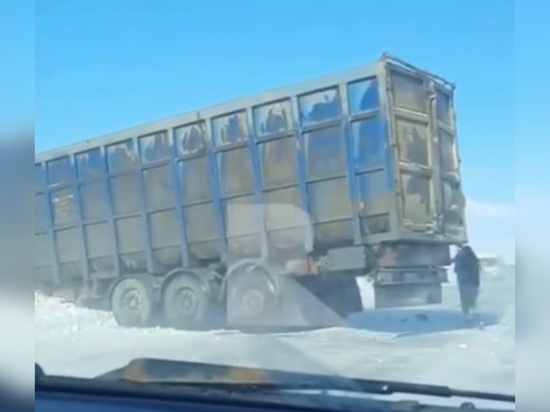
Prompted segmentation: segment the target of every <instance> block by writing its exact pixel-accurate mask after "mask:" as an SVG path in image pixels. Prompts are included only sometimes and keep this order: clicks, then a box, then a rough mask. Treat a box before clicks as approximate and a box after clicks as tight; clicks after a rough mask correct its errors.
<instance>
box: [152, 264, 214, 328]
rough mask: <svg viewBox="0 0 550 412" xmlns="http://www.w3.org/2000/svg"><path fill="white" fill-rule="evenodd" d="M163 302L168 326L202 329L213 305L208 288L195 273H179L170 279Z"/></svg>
mask: <svg viewBox="0 0 550 412" xmlns="http://www.w3.org/2000/svg"><path fill="white" fill-rule="evenodd" d="M162 304H163V307H164V317H165V320H166V323H167V324H168V326H170V327H173V328H176V329H187V330H193V329H201V328H204V327H205V326H206V320H207V318H208V314H209V313H210V311H211V309H212V308H211V306H212V305H213V302H212V299H211V295H210V293H209V291H208V288H207V287H206V286H205V285H204V284H202V283H201V282H200V281H199V280H198V279H197V278H195V277H194V276H193V275H185V274H182V275H178V276H176V277H174V278H172V279H171V280H169V281H168V284H167V285H166V288H165V289H164V293H163V299H162Z"/></svg>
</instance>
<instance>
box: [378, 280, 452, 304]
mask: <svg viewBox="0 0 550 412" xmlns="http://www.w3.org/2000/svg"><path fill="white" fill-rule="evenodd" d="M442 302H443V288H442V286H441V283H435V282H434V283H399V284H396V283H394V284H375V285H374V305H375V308H376V309H385V308H401V307H414V306H426V305H436V304H440V303H442Z"/></svg>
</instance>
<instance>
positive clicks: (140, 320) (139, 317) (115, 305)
mask: <svg viewBox="0 0 550 412" xmlns="http://www.w3.org/2000/svg"><path fill="white" fill-rule="evenodd" d="M111 310H112V312H113V315H114V317H115V320H116V322H117V323H118V324H119V325H120V326H124V327H143V326H149V325H150V324H151V321H152V318H153V313H154V305H153V292H152V290H151V287H150V285H148V284H147V283H146V282H144V281H141V280H140V279H136V278H127V279H123V280H121V281H120V282H119V283H117V285H116V286H115V287H114V289H113V293H112V294H111Z"/></svg>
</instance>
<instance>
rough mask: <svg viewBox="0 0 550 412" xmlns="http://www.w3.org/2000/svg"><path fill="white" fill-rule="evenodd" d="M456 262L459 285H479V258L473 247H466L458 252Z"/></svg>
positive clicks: (455, 267) (455, 268)
mask: <svg viewBox="0 0 550 412" xmlns="http://www.w3.org/2000/svg"><path fill="white" fill-rule="evenodd" d="M454 263H455V265H454V270H455V273H456V276H457V281H458V284H459V285H464V286H476V287H479V284H480V279H479V272H480V265H479V259H478V258H477V256H476V254H475V253H474V251H473V250H472V249H471V248H469V247H465V248H463V249H462V250H461V251H460V252H458V254H457V255H456V256H455V259H454Z"/></svg>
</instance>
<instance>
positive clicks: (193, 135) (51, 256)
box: [35, 53, 467, 330]
mask: <svg viewBox="0 0 550 412" xmlns="http://www.w3.org/2000/svg"><path fill="white" fill-rule="evenodd" d="M454 90H455V87H454V86H453V84H451V83H450V82H448V81H446V80H444V79H443V78H441V77H439V76H437V75H435V74H432V73H429V72H427V71H425V70H421V69H419V68H417V67H415V66H413V65H411V64H409V63H407V62H405V61H403V60H401V59H399V58H397V57H395V56H392V55H390V54H388V53H385V54H384V55H383V56H382V57H381V58H380V59H379V60H378V61H377V62H375V63H374V64H371V65H367V66H363V67H359V68H354V69H350V70H347V71H344V72H341V73H336V74H331V75H327V76H324V77H321V78H318V79H315V80H310V81H305V82H302V83H300V84H296V85H291V86H287V87H282V88H279V89H275V90H271V91H267V92H263V93H259V94H256V95H254V96H251V97H246V98H242V99H239V100H236V101H232V102H228V103H224V104H221V105H217V106H213V107H209V108H205V109H200V110H196V111H192V112H188V113H184V114H181V115H177V116H173V117H170V118H167V119H163V120H159V121H155V122H152V123H148V124H144V125H141V126H137V127H133V128H129V129H127V130H123V131H119V132H115V133H112V134H109V135H107V136H103V137H99V138H95V139H91V140H87V141H83V142H80V143H76V144H73V145H70V146H68V147H63V148H56V149H53V150H49V151H47V152H44V153H39V154H37V155H36V156H35V203H36V207H35V209H36V216H35V240H36V244H35V245H36V251H35V280H36V285H37V286H36V287H37V289H38V290H40V291H42V292H43V293H48V294H51V295H59V296H64V297H65V298H70V299H72V300H74V301H75V302H77V303H78V304H81V305H84V306H86V307H94V308H103V309H105V310H110V311H112V313H113V315H114V317H115V319H116V320H117V322H118V323H119V324H120V325H122V326H127V327H141V326H147V325H150V324H152V323H154V322H156V324H162V325H164V326H166V327H172V328H178V329H186V330H196V329H203V328H207V327H209V326H207V325H211V324H212V322H213V319H218V320H220V319H221V320H223V322H225V324H226V325H253V326H254V325H256V326H262V325H266V326H269V325H273V326H275V325H281V326H283V325H287V324H289V322H293V319H297V318H300V319H301V320H300V322H301V321H304V322H306V323H307V324H309V325H311V324H314V323H316V322H317V324H319V325H321V324H322V325H328V324H330V323H332V322H334V323H337V322H338V320H345V319H346V317H347V316H348V315H350V314H352V313H355V312H359V311H362V309H363V305H362V301H361V296H360V291H359V287H358V282H357V278H360V277H366V278H367V279H368V280H369V281H370V282H371V284H372V287H373V288H374V306H375V308H396V307H406V306H418V305H430V304H438V303H441V301H442V283H444V282H445V281H446V280H447V272H446V269H445V268H446V267H447V266H448V265H449V264H450V259H451V257H450V248H451V247H452V246H453V245H461V244H464V243H465V242H467V233H466V223H465V218H464V209H465V198H464V195H463V191H462V186H461V178H460V158H459V155H458V145H457V129H456V116H455V109H454V103H453V102H454ZM159 322H160V323H159ZM340 324H343V323H340Z"/></svg>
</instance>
